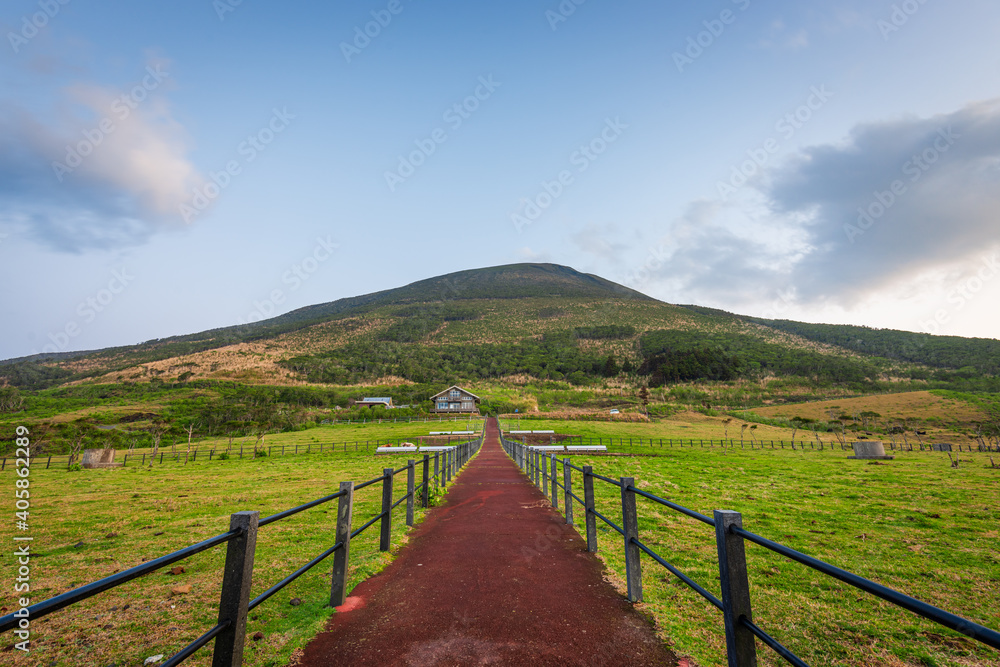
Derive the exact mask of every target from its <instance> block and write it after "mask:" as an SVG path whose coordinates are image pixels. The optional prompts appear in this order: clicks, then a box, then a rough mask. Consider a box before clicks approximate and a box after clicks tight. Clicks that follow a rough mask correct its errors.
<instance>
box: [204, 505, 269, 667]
mask: <svg viewBox="0 0 1000 667" xmlns="http://www.w3.org/2000/svg"><path fill="white" fill-rule="evenodd" d="M259 521H260V512H236V513H235V514H231V515H230V516H229V530H239V531H240V534H239V535H237V536H236V537H234V538H233V539H231V540H229V543H228V544H227V545H226V565H225V570H224V571H223V575H222V594H221V596H220V598H219V623H222V622H224V621H229V627H227V628H226V629H225V630H223V631H222V632H220V633H219V634H218V635H217V636H216V638H215V648H214V650H213V653H212V667H240V665H242V664H243V642H244V640H245V639H246V634H247V606H248V605H249V604H250V584H251V582H252V579H253V557H254V551H255V550H256V548H257V523H258V522H259Z"/></svg>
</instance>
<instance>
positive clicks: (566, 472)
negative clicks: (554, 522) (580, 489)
mask: <svg viewBox="0 0 1000 667" xmlns="http://www.w3.org/2000/svg"><path fill="white" fill-rule="evenodd" d="M572 476H573V469H572V468H570V467H569V459H568V458H565V459H563V486H564V487H565V488H564V489H563V506H564V509H565V510H566V523H568V524H569V525H571V526H572V525H573V496H572V495H571V494H572V492H573V480H572Z"/></svg>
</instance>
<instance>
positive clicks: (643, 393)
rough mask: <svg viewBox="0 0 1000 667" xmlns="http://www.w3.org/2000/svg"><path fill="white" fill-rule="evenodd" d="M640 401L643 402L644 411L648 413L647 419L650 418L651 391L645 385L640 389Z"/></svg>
mask: <svg viewBox="0 0 1000 667" xmlns="http://www.w3.org/2000/svg"><path fill="white" fill-rule="evenodd" d="M639 401H641V402H642V411H643V412H644V413H646V417H647V418H648V417H649V389H647V388H646V386H645V385H643V386H642V387H641V388H640V389H639Z"/></svg>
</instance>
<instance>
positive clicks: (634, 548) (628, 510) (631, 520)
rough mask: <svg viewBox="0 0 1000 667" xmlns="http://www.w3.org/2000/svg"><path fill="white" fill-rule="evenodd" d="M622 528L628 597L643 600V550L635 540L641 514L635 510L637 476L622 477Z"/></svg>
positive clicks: (638, 600)
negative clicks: (623, 532)
mask: <svg viewBox="0 0 1000 667" xmlns="http://www.w3.org/2000/svg"><path fill="white" fill-rule="evenodd" d="M620 481H621V485H622V529H623V530H624V531H625V536H624V538H625V584H626V586H627V588H628V599H629V601H631V602H642V562H641V560H640V558H641V556H642V551H640V550H639V545H637V544H635V542H634V540H637V539H639V516H638V514H637V513H636V510H635V491H634V490H633V488H634V487H635V478H633V477H622V478H621V479H620Z"/></svg>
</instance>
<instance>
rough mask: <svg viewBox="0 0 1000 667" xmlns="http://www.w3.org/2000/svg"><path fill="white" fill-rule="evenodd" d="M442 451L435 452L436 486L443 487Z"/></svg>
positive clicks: (437, 487) (436, 487)
mask: <svg viewBox="0 0 1000 667" xmlns="http://www.w3.org/2000/svg"><path fill="white" fill-rule="evenodd" d="M440 454H441V452H434V488H435V489H439V488H441V456H440Z"/></svg>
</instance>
